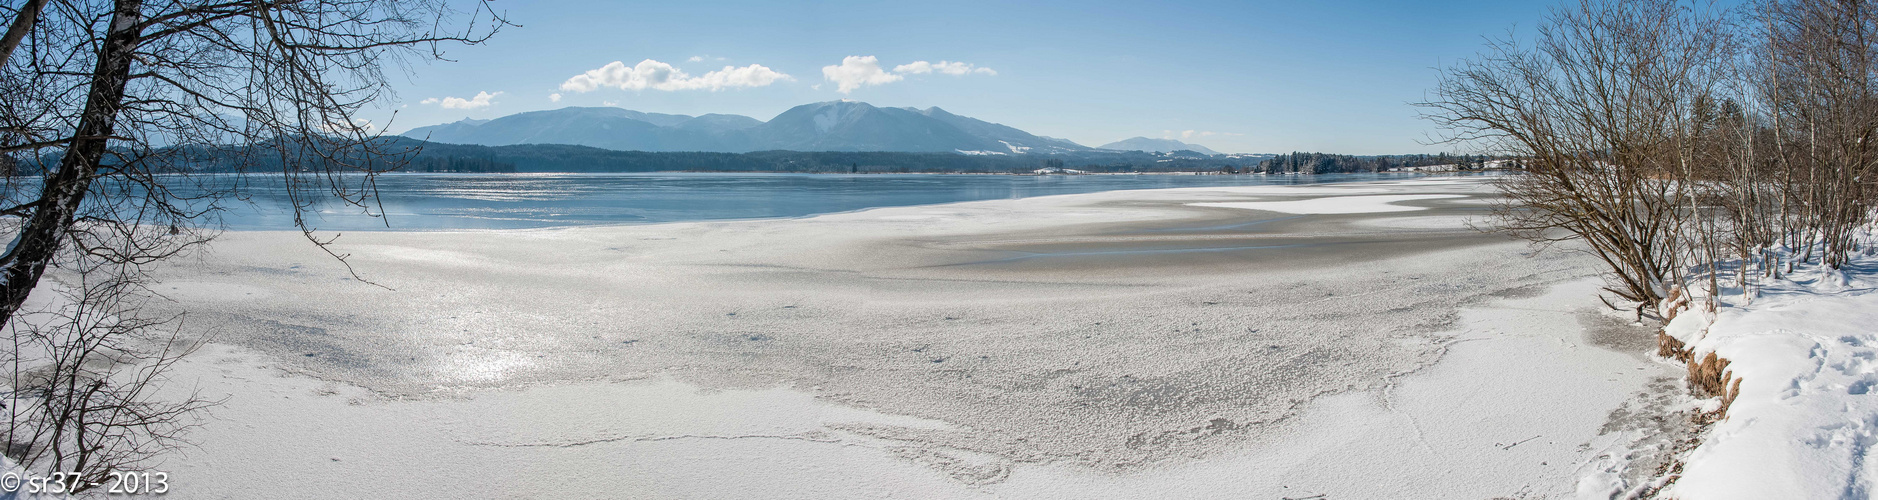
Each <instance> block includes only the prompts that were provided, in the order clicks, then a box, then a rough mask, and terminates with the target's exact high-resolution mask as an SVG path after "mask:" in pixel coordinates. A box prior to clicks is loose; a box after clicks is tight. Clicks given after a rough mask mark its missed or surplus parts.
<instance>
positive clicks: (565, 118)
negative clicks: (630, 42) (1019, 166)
mask: <svg viewBox="0 0 1878 500" xmlns="http://www.w3.org/2000/svg"><path fill="white" fill-rule="evenodd" d="M402 135H404V136H405V137H411V138H416V139H425V140H428V141H430V142H439V143H447V144H471V145H482V146H508V145H518V144H568V145H577V146H591V147H596V148H602V149H611V150H618V151H652V152H659V151H699V152H727V153H742V152H751V151H770V150H790V151H885V152H933V153H939V152H943V153H963V154H971V155H1011V154H1059V153H1071V152H1086V151H1090V150H1091V149H1090V148H1088V147H1086V146H1083V145H1080V144H1076V143H1074V142H1070V141H1067V140H1063V139H1055V138H1049V137H1041V136H1037V135H1033V134H1031V133H1029V132H1025V131H1023V130H1018V129H1016V128H1013V127H1009V126H1005V125H1000V124H996V123H991V122H987V121H984V120H979V119H976V118H971V117H966V116H960V115H955V114H952V113H950V112H947V111H946V110H943V109H939V108H937V107H931V108H926V109H923V110H922V109H917V108H882V107H876V106H874V105H871V104H868V103H864V102H857V101H829V102H819V103H813V104H804V105H801V106H796V107H794V108H790V109H789V110H788V111H784V112H783V113H782V114H780V115H777V116H776V117H775V118H773V119H771V120H769V121H768V122H764V121H761V120H757V119H755V118H750V117H747V116H741V115H723V114H708V115H703V116H697V117H692V116H685V115H668V114H659V113H642V112H638V111H632V110H628V109H620V108H581V107H570V108H562V109H556V110H548V111H531V112H526V113H518V114H514V115H509V116H504V117H501V118H496V119H493V120H463V121H459V122H452V123H446V124H441V125H433V126H429V127H419V128H416V129H412V130H411V131H409V132H405V133H404V134H402Z"/></svg>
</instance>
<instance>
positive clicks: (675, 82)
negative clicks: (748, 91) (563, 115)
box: [561, 59, 795, 92]
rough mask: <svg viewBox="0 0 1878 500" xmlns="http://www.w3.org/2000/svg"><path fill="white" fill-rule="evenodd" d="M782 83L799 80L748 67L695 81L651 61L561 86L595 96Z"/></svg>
mask: <svg viewBox="0 0 1878 500" xmlns="http://www.w3.org/2000/svg"><path fill="white" fill-rule="evenodd" d="M782 80H795V77H791V76H789V75H786V74H783V73H781V72H778V71H776V70H773V69H769V68H767V67H764V66H763V65H761V64H752V65H749V66H744V67H741V68H739V67H735V66H725V67H724V69H721V70H717V71H712V72H709V73H705V74H703V75H700V76H697V77H693V76H691V75H690V74H687V73H685V71H684V70H681V69H678V68H677V67H675V66H672V65H670V64H666V63H663V62H659V61H654V60H651V59H647V60H644V61H639V64H636V65H633V66H627V65H626V63H624V62H620V61H613V62H611V63H607V65H606V66H601V67H600V68H599V69H595V70H591V71H588V72H586V73H581V74H578V75H574V77H573V78H569V79H567V81H566V82H562V83H561V90H562V91H564V92H592V91H595V90H599V89H600V88H601V87H613V88H618V89H620V90H635V91H637V90H645V89H653V90H665V91H674V90H710V91H713V92H715V91H719V90H724V89H727V88H739V87H764V86H768V85H770V84H772V83H776V82H778V81H782Z"/></svg>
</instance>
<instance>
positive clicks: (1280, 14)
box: [373, 0, 1554, 154]
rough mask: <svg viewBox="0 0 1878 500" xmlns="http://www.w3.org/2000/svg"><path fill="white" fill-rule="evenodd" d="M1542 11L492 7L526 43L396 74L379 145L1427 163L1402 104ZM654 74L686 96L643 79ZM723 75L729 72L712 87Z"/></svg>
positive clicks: (1503, 7)
mask: <svg viewBox="0 0 1878 500" xmlns="http://www.w3.org/2000/svg"><path fill="white" fill-rule="evenodd" d="M1553 4H1554V1H1552V0H1545V1H1537V0H1534V1H1528V0H1505V1H1473V0H1469V1H1455V2H1410V1H1381V0H1369V1H1242V2H1103V1H1076V2H1030V3H1024V4H1021V5H1020V4H1014V3H1007V2H977V1H946V2H920V3H913V2H884V3H883V2H703V1H672V2H619V1H569V0H557V1H552V2H550V1H541V0H502V1H498V2H496V5H497V7H498V8H500V9H504V10H506V11H507V13H508V15H509V16H510V18H511V20H512V21H514V22H516V23H519V24H521V25H522V27H519V28H511V29H507V30H505V31H503V32H502V33H501V34H499V35H498V36H497V37H496V38H495V39H493V40H491V41H490V42H489V43H488V44H487V45H484V46H478V47H458V48H453V49H450V50H449V52H448V54H447V55H448V56H449V57H450V58H451V59H454V62H432V63H420V64H417V65H415V66H413V67H411V68H409V72H408V73H407V74H402V75H396V76H393V78H394V80H395V84H394V86H395V88H396V89H397V90H398V102H396V103H394V104H392V105H391V107H392V108H394V109H396V110H397V112H398V113H397V118H396V120H395V121H393V122H392V123H391V124H390V126H389V127H388V128H389V129H390V130H392V131H403V130H406V129H409V128H412V127H417V126H424V125H431V124H436V123H442V122H448V121H455V120H459V119H463V118H493V117H498V116H503V115H508V114H513V113H518V112H523V111H532V110H541V109H554V108H560V107H565V106H605V105H613V106H619V107H624V108H628V109H634V110H639V111H647V112H660V113H677V114H689V115H697V114H704V113H732V114H742V115H748V116H752V117H755V118H757V119H761V120H768V119H769V118H771V117H773V116H775V115H776V114H777V113H781V112H782V111H784V110H786V109H788V108H790V107H793V106H796V105H799V104H804V103H809V102H818V101H829V100H835V99H843V98H847V99H855V100H860V101H866V102H869V103H872V104H875V105H878V106H913V107H920V108H924V107H928V106H939V107H941V108H945V109H946V110H948V111H951V112H953V113H957V114H961V115H966V116H972V117H976V118H980V119H984V120H989V121H993V122H998V123H1003V124H1005V125H1010V126H1013V127H1017V128H1020V129H1023V130H1026V131H1029V132H1031V133H1035V134H1040V135H1048V136H1054V137H1062V138H1067V139H1070V140H1074V141H1076V142H1079V143H1083V144H1086V145H1091V146H1095V145H1100V144H1103V143H1107V142H1110V141H1114V140H1119V139H1124V138H1128V137H1133V136H1147V137H1169V138H1176V139H1180V138H1183V137H1185V139H1183V140H1187V141H1188V142H1193V143H1197V144H1201V145H1205V146H1207V147H1210V148H1213V149H1215V150H1219V151H1223V152H1284V151H1293V150H1303V151H1324V152H1337V153H1351V154H1383V153H1413V152H1434V151H1441V150H1446V149H1448V148H1447V147H1445V146H1441V145H1427V144H1423V142H1424V141H1426V137H1427V134H1428V133H1429V132H1431V129H1430V127H1429V126H1428V125H1427V124H1426V123H1425V122H1423V121H1422V120H1419V119H1417V118H1416V117H1415V113H1416V110H1415V108H1414V107H1412V106H1410V105H1409V104H1408V103H1410V102H1413V101H1417V100H1420V99H1421V98H1422V97H1423V95H1424V94H1423V92H1424V91H1425V90H1426V89H1428V88H1430V87H1431V86H1433V85H1434V83H1435V81H1436V78H1437V72H1436V71H1435V69H1434V68H1436V67H1437V66H1441V65H1443V64H1447V63H1451V62H1453V61H1454V60H1455V59H1457V58H1461V57H1468V56H1472V55H1474V54H1475V53H1477V52H1478V51H1479V50H1480V47H1481V42H1482V37H1483V36H1490V35H1491V36H1497V35H1501V34H1504V33H1505V32H1506V30H1508V29H1510V28H1513V27H1514V26H1515V25H1518V26H1520V27H1522V31H1529V30H1527V29H1525V28H1527V27H1530V26H1532V25H1533V24H1534V23H1535V22H1536V21H1537V20H1538V19H1539V18H1540V16H1541V15H1542V14H1543V13H1544V12H1545V11H1546V9H1547V8H1548V7H1549V6H1550V5H1553ZM849 56H858V58H857V59H852V60H847V63H848V64H847V65H846V66H845V69H843V70H842V71H837V74H836V75H835V76H836V79H830V77H829V76H827V75H825V72H824V68H825V67H843V64H844V59H846V58H848V57H849ZM866 57H872V58H873V64H872V65H870V64H867V60H866V59H864V58H866ZM648 59H649V60H652V61H656V63H653V64H641V61H645V60H648ZM614 61H620V62H621V63H622V65H621V66H620V67H615V68H614V70H613V71H611V72H601V71H596V70H601V69H602V68H604V67H606V66H607V65H608V64H609V63H612V62H614ZM919 61H925V62H926V65H924V66H922V65H919V64H917V62H919ZM941 62H946V63H952V64H945V65H940V64H939V63H941ZM957 63H963V64H957ZM666 65H669V66H670V67H671V68H672V69H676V70H677V71H681V72H683V73H684V74H685V75H686V76H687V78H678V77H677V76H676V75H675V74H670V73H660V72H659V71H656V70H658V69H660V68H662V67H663V66H666ZM751 65H757V67H755V68H752V67H751ZM726 67H730V68H733V69H735V70H736V71H732V72H721V73H718V74H715V75H713V74H711V73H712V72H714V71H721V70H723V69H725V68H726ZM874 67H877V68H878V70H875V69H873V68H874ZM896 67H898V68H900V70H899V71H896V70H895V68H896ZM629 68H632V69H635V70H634V71H624V70H626V69H629ZM947 69H950V70H951V71H952V72H954V73H962V74H958V75H953V74H948V73H947V71H946V70H947ZM637 70H647V71H637ZM921 70H924V72H921ZM589 71H595V73H594V74H593V75H592V77H591V78H575V77H576V76H580V75H584V74H587V73H588V72H589ZM781 75H786V78H785V77H784V76H781ZM870 75H871V76H872V78H871V80H870V79H869V78H867V77H868V76H870ZM841 79H849V80H850V86H851V88H849V89H848V90H849V92H848V93H843V92H841V91H840V90H841V87H842V85H841V84H840V80H841ZM870 81H871V82H873V83H872V84H868V83H867V82H870ZM853 85H858V86H853ZM479 94H483V95H485V96H493V97H485V98H483V99H481V100H478V99H477V96H478V95H479ZM555 94H559V96H560V100H559V101H553V100H551V96H552V95H555ZM451 98H455V99H451ZM446 105H448V106H446ZM388 117H389V115H388V113H386V114H379V115H377V116H374V117H373V120H374V121H375V122H377V123H381V124H382V123H385V122H386V118H388ZM1188 131H1191V132H1188Z"/></svg>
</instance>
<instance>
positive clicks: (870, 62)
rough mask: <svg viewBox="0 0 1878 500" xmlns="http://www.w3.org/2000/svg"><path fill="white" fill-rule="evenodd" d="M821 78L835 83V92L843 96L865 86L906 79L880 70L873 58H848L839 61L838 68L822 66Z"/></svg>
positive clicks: (875, 59)
mask: <svg viewBox="0 0 1878 500" xmlns="http://www.w3.org/2000/svg"><path fill="white" fill-rule="evenodd" d="M822 78H823V79H826V80H828V81H831V82H835V86H836V87H835V90H836V91H838V92H841V93H843V94H846V93H849V92H853V91H854V89H858V88H861V87H862V86H866V85H880V84H884V83H893V82H897V81H900V80H903V79H906V77H904V76H900V75H896V74H893V73H888V72H886V71H883V70H881V69H880V59H878V58H875V57H874V56H848V57H845V58H842V59H841V65H839V66H822Z"/></svg>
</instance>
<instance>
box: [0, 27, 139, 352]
mask: <svg viewBox="0 0 1878 500" xmlns="http://www.w3.org/2000/svg"><path fill="white" fill-rule="evenodd" d="M142 8H143V0H118V2H117V7H116V10H115V12H114V13H113V14H112V16H111V28H110V31H109V32H108V34H106V35H105V38H104V43H103V44H101V45H99V47H98V63H97V68H96V69H94V70H92V81H91V91H90V93H89V95H87V96H86V99H85V111H84V114H82V115H79V121H78V128H77V130H75V131H74V133H73V135H72V140H71V145H70V146H68V147H67V148H66V150H65V156H64V157H63V158H61V159H60V160H59V168H58V171H56V172H53V173H52V174H51V175H48V176H47V177H46V183H45V190H44V191H42V192H41V193H40V195H39V205H38V207H37V208H35V209H34V210H33V215H32V217H31V218H29V219H27V221H26V225H25V226H24V227H22V228H21V229H20V232H19V235H17V236H15V237H14V239H13V244H12V245H11V246H10V247H9V248H8V249H7V252H6V254H5V255H0V268H4V269H3V270H0V324H6V323H7V322H8V321H10V320H11V319H12V318H13V313H15V312H18V311H19V309H20V305H21V304H22V303H25V302H26V297H27V295H28V294H31V293H32V291H33V287H35V286H38V284H39V277H40V276H42V275H44V274H45V271H46V264H48V263H50V262H51V261H52V259H53V257H54V256H55V255H56V253H57V252H58V250H59V244H60V243H61V242H62V241H63V240H64V237H65V234H66V232H67V230H69V229H70V228H71V227H72V222H73V219H74V216H75V215H76V214H77V213H78V209H79V205H80V204H81V203H83V202H84V201H85V193H86V191H88V190H89V189H90V188H91V181H92V180H93V177H94V175H95V174H96V173H97V171H98V164H99V163H100V162H102V161H103V160H104V155H105V153H106V152H107V150H106V146H107V145H108V144H109V142H110V137H111V135H112V134H114V133H116V125H117V112H118V109H119V108H120V107H122V102H123V100H124V86H125V84H127V83H129V81H130V65H131V59H132V56H133V55H134V52H135V51H136V49H137V42H138V38H139V33H138V31H139V29H138V27H137V24H138V22H139V21H140V18H141V16H140V15H139V13H140V11H141V10H142Z"/></svg>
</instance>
